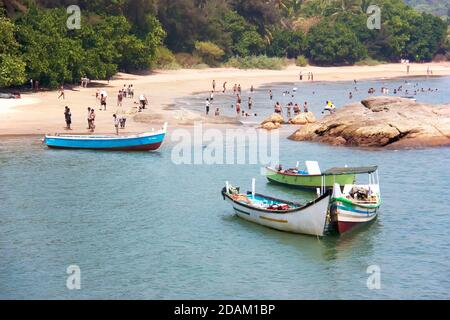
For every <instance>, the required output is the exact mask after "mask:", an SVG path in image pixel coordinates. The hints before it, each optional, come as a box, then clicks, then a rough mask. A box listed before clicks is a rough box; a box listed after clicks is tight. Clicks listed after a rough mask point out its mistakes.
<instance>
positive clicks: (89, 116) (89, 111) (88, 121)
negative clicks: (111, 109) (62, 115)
mask: <svg viewBox="0 0 450 320" xmlns="http://www.w3.org/2000/svg"><path fill="white" fill-rule="evenodd" d="M87 123H88V127H87V129H88V130H91V108H90V107H89V108H88V114H87Z"/></svg>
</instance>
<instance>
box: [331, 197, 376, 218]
mask: <svg viewBox="0 0 450 320" xmlns="http://www.w3.org/2000/svg"><path fill="white" fill-rule="evenodd" d="M332 207H333V208H335V210H336V213H337V220H338V221H340V222H351V223H364V222H370V221H372V220H374V219H375V218H376V217H377V215H378V209H379V208H364V207H360V206H358V205H356V204H354V205H352V206H350V205H346V206H345V205H343V204H342V202H339V201H337V202H335V203H334V204H333V206H332Z"/></svg>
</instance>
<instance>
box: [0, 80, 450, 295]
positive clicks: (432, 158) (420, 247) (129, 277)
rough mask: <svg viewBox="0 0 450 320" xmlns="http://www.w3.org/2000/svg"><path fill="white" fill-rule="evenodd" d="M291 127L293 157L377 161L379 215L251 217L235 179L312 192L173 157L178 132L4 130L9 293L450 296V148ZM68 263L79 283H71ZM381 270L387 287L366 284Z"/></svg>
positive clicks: (0, 261) (5, 280)
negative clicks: (274, 225) (157, 144)
mask: <svg viewBox="0 0 450 320" xmlns="http://www.w3.org/2000/svg"><path fill="white" fill-rule="evenodd" d="M330 86H332V85H330ZM288 131H289V132H288ZM290 131H292V130H287V131H286V132H285V131H283V133H282V137H281V145H280V155H281V162H282V163H283V164H285V165H286V166H288V165H290V164H292V165H294V164H295V163H296V161H303V160H319V161H320V163H321V167H322V168H323V169H325V168H328V167H332V166H340V165H345V164H347V165H349V166H360V165H370V164H378V165H379V166H380V181H381V189H382V196H383V200H384V203H383V206H382V210H381V213H380V216H379V218H378V220H377V221H375V222H374V223H373V224H372V225H371V226H369V227H366V228H364V229H362V230H358V232H353V233H350V234H348V235H344V236H342V237H338V236H331V237H325V238H322V239H318V238H315V237H308V236H302V235H294V234H288V233H282V232H278V231H275V230H271V229H267V228H264V227H261V226H258V225H255V224H252V223H249V222H246V221H243V220H241V219H239V218H237V217H236V216H234V215H233V211H232V208H231V207H230V206H229V204H227V203H225V202H224V201H223V199H222V197H221V195H220V191H221V189H222V187H223V186H224V182H225V181H227V180H228V181H230V183H232V184H233V185H238V186H241V188H242V191H244V190H250V189H251V179H252V178H253V177H255V178H256V179H257V192H258V193H262V194H267V195H270V196H273V197H276V198H281V199H286V200H293V201H297V200H299V199H300V200H301V199H304V198H308V197H311V195H310V194H306V193H302V192H299V191H297V190H290V189H286V188H285V187H282V186H276V185H272V184H268V183H267V182H266V181H265V179H264V178H263V177H261V176H259V175H258V173H259V169H260V168H259V166H258V165H213V166H209V165H175V164H173V162H172V160H171V152H172V148H173V146H174V143H173V142H171V141H170V140H169V141H168V142H167V143H166V144H164V145H163V147H162V148H161V149H160V150H159V151H158V152H155V153H108V152H90V151H58V150H48V149H46V148H45V147H43V146H42V145H41V143H40V141H39V138H37V137H23V138H3V139H1V140H0V181H1V183H0V298H2V299H17V298H19V299H20V298H32V299H53V298H56V299H85V298H102V299H103V298H112V299H117V298H125V299H129V298H136V299H208V298H212V299H431V298H437V299H449V298H450V277H449V274H450V249H449V248H450V235H449V232H448V226H449V223H450V219H449V209H448V202H449V200H450V199H449V192H450V188H449V181H450V171H449V168H450V148H438V149H428V150H399V151H383V150H380V151H368V150H361V149H348V148H336V147H330V146H326V145H319V144H313V143H306V142H305V143H303V142H293V141H289V140H287V139H285V137H286V136H287V134H288V133H290ZM69 265H78V266H79V267H80V268H81V290H75V291H71V290H68V289H67V288H66V279H67V276H68V275H67V274H66V268H67V267H68V266H69ZM371 265H378V266H379V267H380V269H381V289H380V290H369V289H368V288H367V286H366V281H367V278H368V276H369V275H368V274H367V273H366V270H367V268H368V267H369V266H371Z"/></svg>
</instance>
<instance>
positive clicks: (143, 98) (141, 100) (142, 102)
mask: <svg viewBox="0 0 450 320" xmlns="http://www.w3.org/2000/svg"><path fill="white" fill-rule="evenodd" d="M139 103H140V105H139V111H141V110H142V109H145V106H146V105H147V104H148V100H147V97H146V96H145V95H144V94H143V93H142V94H141V95H140V96H139Z"/></svg>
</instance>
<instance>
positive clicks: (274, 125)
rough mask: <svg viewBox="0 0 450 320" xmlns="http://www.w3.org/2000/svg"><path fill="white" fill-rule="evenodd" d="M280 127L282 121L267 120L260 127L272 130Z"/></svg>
mask: <svg viewBox="0 0 450 320" xmlns="http://www.w3.org/2000/svg"><path fill="white" fill-rule="evenodd" d="M280 127H281V124H280V123H277V122H266V123H263V124H262V125H261V127H260V128H261V129H265V130H269V131H270V130H275V129H279V128H280Z"/></svg>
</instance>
